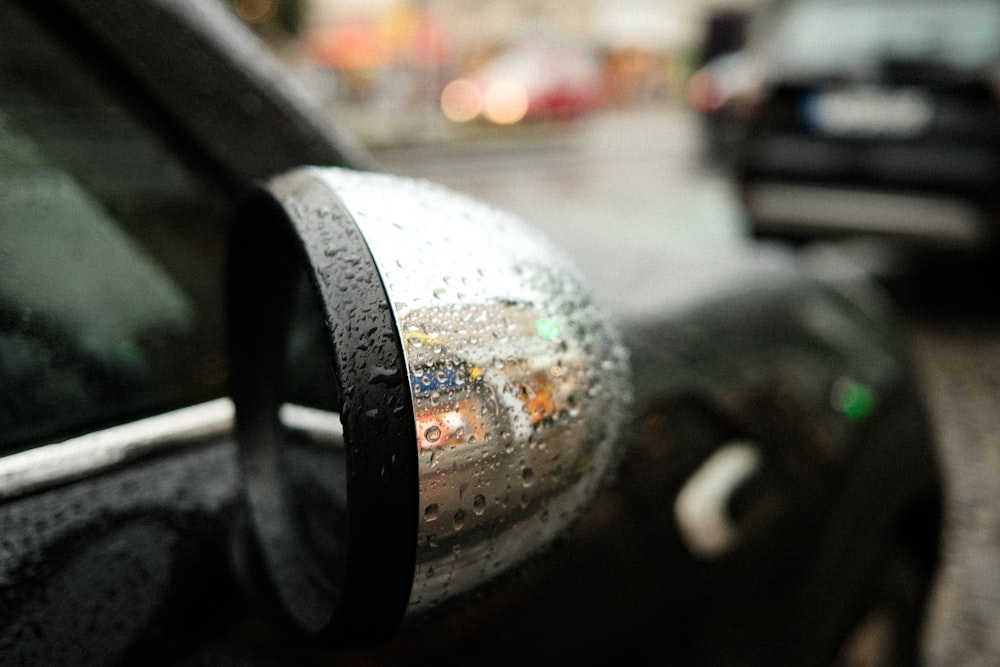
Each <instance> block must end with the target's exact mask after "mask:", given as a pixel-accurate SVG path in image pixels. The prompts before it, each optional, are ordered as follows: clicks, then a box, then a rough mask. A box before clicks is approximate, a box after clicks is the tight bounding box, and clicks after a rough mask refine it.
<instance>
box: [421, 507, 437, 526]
mask: <svg viewBox="0 0 1000 667" xmlns="http://www.w3.org/2000/svg"><path fill="white" fill-rule="evenodd" d="M437 518H438V504H437V503H432V504H430V505H428V506H427V507H425V508H424V521H428V522H429V521H437Z"/></svg>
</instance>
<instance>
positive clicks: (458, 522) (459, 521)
mask: <svg viewBox="0 0 1000 667" xmlns="http://www.w3.org/2000/svg"><path fill="white" fill-rule="evenodd" d="M464 526H465V510H458V511H457V512H455V530H462V528H463V527H464Z"/></svg>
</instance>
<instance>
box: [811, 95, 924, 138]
mask: <svg viewBox="0 0 1000 667" xmlns="http://www.w3.org/2000/svg"><path fill="white" fill-rule="evenodd" d="M803 115H804V116H805V120H806V123H807V124H808V125H809V126H810V127H812V128H813V129H814V130H816V131H819V132H821V133H824V134H830V135H835V136H866V137H897V138H907V137H915V136H917V135H919V134H921V133H923V132H924V131H925V130H926V129H927V128H928V127H929V126H930V124H931V121H932V120H933V119H934V107H933V105H932V104H931V101H930V100H929V99H928V98H927V95H925V94H924V93H922V92H921V91H919V90H915V89H903V90H881V89H857V90H839V91H824V92H819V93H813V94H812V95H808V96H806V98H805V99H804V100H803Z"/></svg>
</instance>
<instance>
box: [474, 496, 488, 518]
mask: <svg viewBox="0 0 1000 667" xmlns="http://www.w3.org/2000/svg"><path fill="white" fill-rule="evenodd" d="M472 511H473V512H475V514H476V516H482V515H483V512H485V511H486V496H484V495H483V494H481V493H477V494H476V497H475V498H474V499H473V500H472Z"/></svg>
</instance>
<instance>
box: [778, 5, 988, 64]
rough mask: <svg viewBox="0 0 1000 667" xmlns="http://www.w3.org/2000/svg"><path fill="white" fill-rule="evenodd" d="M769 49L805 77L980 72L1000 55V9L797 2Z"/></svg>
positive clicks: (785, 15) (785, 17) (780, 23)
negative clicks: (905, 70) (900, 68)
mask: <svg viewBox="0 0 1000 667" xmlns="http://www.w3.org/2000/svg"><path fill="white" fill-rule="evenodd" d="M771 48H772V49H773V53H774V56H775V58H776V59H777V60H778V61H779V62H783V63H794V64H795V65H796V66H797V67H802V68H809V69H837V68H844V67H860V66H875V65H878V64H880V63H884V62H909V63H918V64H919V63H928V64H934V65H938V66H946V67H955V68H970V67H982V66H985V65H988V64H991V63H993V62H994V61H996V60H997V59H998V55H1000V3H998V2H993V1H989V2H984V1H982V0H975V1H964V2H962V1H959V2H941V1H940V0H926V1H920V2H815V1H810V2H801V3H796V4H794V5H791V6H789V7H788V9H787V11H786V12H785V14H784V16H783V17H782V18H781V19H780V20H779V22H778V24H777V31H776V33H775V38H774V40H773V41H772V43H771Z"/></svg>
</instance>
